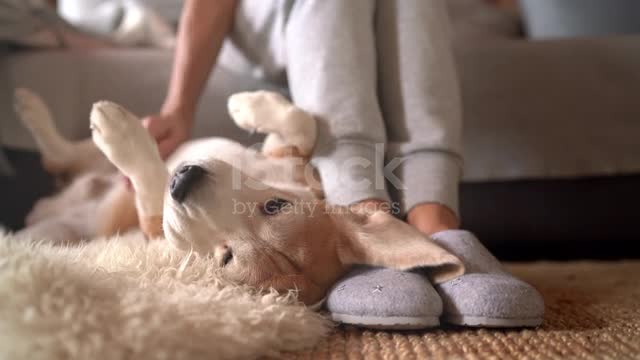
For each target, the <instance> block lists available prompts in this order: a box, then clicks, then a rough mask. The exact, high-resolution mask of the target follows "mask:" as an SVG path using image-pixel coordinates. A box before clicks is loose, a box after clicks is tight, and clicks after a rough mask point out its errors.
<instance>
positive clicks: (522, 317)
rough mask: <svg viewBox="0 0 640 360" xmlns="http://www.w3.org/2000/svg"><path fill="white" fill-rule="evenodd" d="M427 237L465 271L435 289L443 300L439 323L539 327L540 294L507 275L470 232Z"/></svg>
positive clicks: (461, 231) (541, 301) (540, 321)
mask: <svg viewBox="0 0 640 360" xmlns="http://www.w3.org/2000/svg"><path fill="white" fill-rule="evenodd" d="M431 238H432V239H433V241H435V242H436V243H437V244H438V245H440V246H442V247H443V248H444V249H446V250H448V251H450V252H451V253H452V254H454V255H457V256H458V257H459V258H460V259H461V260H462V262H463V263H464V265H465V268H466V272H465V274H464V275H462V276H459V277H457V278H455V279H453V280H449V281H447V282H444V283H442V284H439V285H436V286H435V288H436V290H437V291H438V293H439V294H440V296H441V297H442V301H443V306H444V309H443V317H442V321H443V322H447V323H451V324H456V325H465V326H479V327H530V326H538V325H540V324H542V318H543V315H544V301H543V299H542V296H541V295H540V293H539V292H538V291H537V290H536V289H535V288H533V287H532V286H531V285H529V284H527V283H525V282H524V281H522V280H519V279H516V278H515V277H514V276H513V275H510V274H509V273H507V272H506V271H505V270H504V269H503V268H502V266H501V265H500V262H499V261H498V260H497V259H496V258H495V257H494V256H493V255H491V253H489V251H488V250H487V249H486V248H485V247H484V246H483V245H482V244H481V243H480V241H478V239H477V238H476V237H475V236H474V235H473V234H472V233H470V232H468V231H463V230H447V231H441V232H438V233H436V234H433V235H431Z"/></svg>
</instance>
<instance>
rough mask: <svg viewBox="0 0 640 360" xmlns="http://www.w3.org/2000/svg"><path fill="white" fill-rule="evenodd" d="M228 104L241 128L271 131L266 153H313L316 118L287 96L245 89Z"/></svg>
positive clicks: (266, 144)
mask: <svg viewBox="0 0 640 360" xmlns="http://www.w3.org/2000/svg"><path fill="white" fill-rule="evenodd" d="M227 106H228V110H229V114H230V115H231V117H232V118H233V120H234V121H235V122H236V124H237V125H238V126H239V127H241V128H243V129H245V130H248V131H257V132H260V133H264V134H269V135H268V136H267V138H266V139H265V143H264V146H263V148H262V152H263V153H265V154H266V155H273V156H277V157H282V156H286V155H293V156H301V157H309V156H310V155H311V151H312V150H313V146H314V144H315V140H316V121H315V119H314V118H313V116H311V115H310V114H309V113H307V112H305V111H304V110H302V109H300V108H298V107H296V106H295V105H293V104H292V103H291V102H290V101H289V100H287V99H286V98H285V97H284V96H282V95H280V94H278V93H275V92H270V91H256V92H243V93H238V94H235V95H232V96H231V97H230V98H229V102H228V104H227Z"/></svg>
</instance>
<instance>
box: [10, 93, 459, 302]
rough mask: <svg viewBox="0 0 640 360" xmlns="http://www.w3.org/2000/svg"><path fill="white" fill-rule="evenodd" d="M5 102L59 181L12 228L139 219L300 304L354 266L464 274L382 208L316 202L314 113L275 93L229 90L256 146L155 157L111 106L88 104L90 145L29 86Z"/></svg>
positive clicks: (136, 127)
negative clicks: (61, 184) (62, 127)
mask: <svg viewBox="0 0 640 360" xmlns="http://www.w3.org/2000/svg"><path fill="white" fill-rule="evenodd" d="M16 108H17V111H18V113H19V114H20V117H21V119H22V121H23V122H24V123H25V125H26V126H27V127H28V128H29V130H30V131H31V132H32V134H33V136H34V137H35V139H36V142H37V143H38V146H39V148H40V150H41V152H42V158H43V164H44V165H45V167H46V169H48V170H49V171H50V172H51V173H53V174H56V175H60V174H63V173H64V174H67V175H68V177H69V179H70V181H69V183H68V185H67V186H66V187H65V188H64V189H63V190H62V191H61V192H60V193H59V194H57V195H54V196H52V197H50V198H46V199H42V200H41V201H40V202H39V203H38V204H36V206H35V208H34V209H33V211H32V212H31V214H30V215H29V218H28V224H29V227H28V228H26V229H25V230H23V231H22V232H23V234H27V235H30V236H33V237H35V238H44V237H47V238H52V239H54V240H56V241H61V242H62V241H65V242H68V241H77V240H79V239H81V238H91V237H94V236H101V235H112V234H115V233H117V232H118V231H124V230H126V229H129V228H132V227H135V226H137V225H139V226H140V227H141V228H142V230H143V232H144V233H145V234H146V235H147V236H148V237H152V238H155V237H162V236H164V237H165V238H166V239H167V240H168V241H169V243H170V244H172V245H174V246H175V247H178V248H180V249H185V250H193V251H196V252H198V253H200V254H207V255H210V256H211V257H212V261H216V262H218V263H219V264H220V266H221V268H222V272H223V274H224V275H226V276H227V277H229V278H231V279H232V280H235V281H238V282H240V283H246V284H249V285H252V286H255V287H258V288H265V289H266V288H275V289H276V290H281V291H288V290H292V289H297V290H299V298H300V299H301V300H302V301H304V302H305V303H306V304H315V303H317V302H319V301H320V300H321V299H322V298H323V297H324V296H325V293H326V291H327V290H328V289H329V288H330V287H331V286H332V285H333V284H334V282H336V281H337V280H338V279H339V278H340V277H341V276H342V275H343V274H344V273H345V272H346V271H347V270H348V269H349V267H350V266H352V265H354V264H367V265H374V266H386V267H391V268H396V269H400V270H406V269H411V268H416V267H424V268H425V269H426V270H427V272H428V273H429V274H430V276H431V277H432V279H433V280H434V281H435V282H440V281H445V280H448V279H450V278H452V277H455V276H458V275H460V274H461V273H462V272H463V271H464V269H463V266H462V264H461V262H460V261H459V260H458V259H457V258H456V257H455V256H453V255H451V254H449V253H447V252H446V251H444V250H443V249H441V248H440V247H438V246H437V245H435V244H434V243H432V242H431V241H430V240H429V239H428V238H427V237H425V236H424V235H423V234H421V233H420V232H418V231H417V230H415V229H413V228H412V227H411V226H409V225H407V224H405V223H404V222H402V221H400V220H398V219H396V218H394V217H393V216H392V215H390V214H388V213H386V212H382V211H371V212H364V211H362V212H353V211H351V210H349V209H347V208H344V207H339V206H331V205H329V204H326V203H325V202H324V201H323V200H322V199H321V198H322V192H321V187H320V186H319V184H314V183H315V181H314V180H313V179H315V177H314V176H313V169H312V168H311V167H310V166H309V164H308V162H307V160H308V158H309V156H310V154H311V151H312V149H313V146H314V142H315V133H316V127H315V125H316V124H315V120H314V119H313V117H311V116H310V115H309V114H307V113H305V112H304V111H302V110H300V109H299V108H296V107H295V106H293V105H292V104H291V103H290V102H289V101H287V100H286V99H285V98H283V97H282V96H280V95H278V94H276V93H270V92H255V93H241V94H236V95H234V96H232V97H231V98H230V99H229V111H230V113H231V116H232V117H233V119H234V121H235V122H236V124H237V125H238V126H240V127H241V128H243V129H246V130H249V131H258V132H261V133H266V134H268V136H267V138H266V140H265V143H264V145H263V147H262V149H261V151H256V150H254V149H251V148H245V147H243V146H242V145H240V144H238V143H236V142H233V141H231V140H228V139H222V138H209V139H204V140H196V141H191V142H189V143H187V144H185V145H183V146H182V147H181V148H179V149H178V150H177V151H176V153H175V154H174V155H173V156H172V157H171V158H170V159H169V160H168V163H167V164H165V163H164V162H163V161H162V160H161V158H160V156H159V154H158V150H157V148H156V144H155V142H154V141H153V139H152V138H151V137H150V136H149V135H148V133H147V132H146V130H145V129H144V128H143V127H142V126H141V124H140V121H139V119H138V118H136V117H135V116H134V115H132V114H131V113H130V112H128V111H127V110H125V109H124V108H122V107H121V106H118V105H116V104H114V103H110V102H106V101H103V102H98V103H96V104H95V105H94V107H93V109H92V112H91V128H92V134H93V135H92V137H93V142H92V141H91V140H85V141H81V142H77V143H72V142H69V141H66V140H64V139H63V138H62V137H60V135H59V134H58V133H57V131H56V130H55V127H54V125H53V120H52V119H51V116H50V114H49V112H48V110H47V107H46V106H45V104H44V103H43V102H42V101H41V100H40V99H39V98H38V97H37V96H36V95H34V94H33V93H30V92H29V91H26V90H18V91H17V92H16ZM102 154H104V155H102ZM118 170H120V171H121V172H122V173H124V174H125V175H126V176H128V177H129V178H130V179H131V182H132V184H133V187H134V189H135V193H134V192H131V191H129V190H127V188H126V186H125V184H123V182H122V181H119V175H118Z"/></svg>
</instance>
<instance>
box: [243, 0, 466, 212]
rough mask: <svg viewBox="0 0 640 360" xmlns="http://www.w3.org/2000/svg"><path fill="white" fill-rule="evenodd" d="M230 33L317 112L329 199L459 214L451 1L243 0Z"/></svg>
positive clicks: (318, 162)
mask: <svg viewBox="0 0 640 360" xmlns="http://www.w3.org/2000/svg"><path fill="white" fill-rule="evenodd" d="M231 39H232V41H233V43H234V44H235V45H236V46H237V47H238V48H240V49H241V50H243V52H244V54H245V55H246V58H247V59H249V60H250V61H251V62H253V63H254V64H256V65H257V67H258V68H259V69H260V71H261V72H262V74H264V75H265V76H266V77H269V78H273V79H278V78H279V77H281V76H285V77H286V80H287V83H288V86H289V90H290V94H291V97H292V99H293V101H294V102H295V104H296V105H298V106H299V107H301V108H303V109H305V110H307V111H309V112H311V113H313V114H314V115H315V116H316V117H317V119H318V120H319V122H320V132H319V139H318V144H317V146H316V149H315V151H314V156H313V159H312V162H313V163H314V165H315V166H316V167H317V168H318V171H319V173H320V176H321V178H322V181H323V186H324V188H325V192H326V196H327V199H328V201H330V202H333V203H338V204H351V203H354V202H357V201H360V200H364V199H369V198H379V199H386V200H389V199H391V198H392V199H393V200H395V201H396V202H397V204H399V210H400V212H401V213H403V214H404V213H406V212H407V211H409V210H410V209H411V208H412V207H413V206H415V205H417V204H420V203H440V204H443V205H446V206H447V207H449V208H450V209H452V210H453V211H455V212H456V213H457V211H458V181H459V178H460V175H461V168H462V164H461V162H462V161H461V149H460V147H461V144H460V143H461V104H460V95H459V91H458V83H457V76H456V72H455V68H454V60H453V56H452V50H451V48H450V29H449V23H448V17H447V13H446V8H445V3H444V0H377V1H375V0H346V1H345V0H297V1H294V0H274V1H264V0H244V1H243V2H242V3H241V4H240V5H239V8H238V12H237V15H236V21H235V25H234V31H233V34H232V36H231ZM385 179H386V181H385ZM387 189H388V190H387ZM389 194H391V197H390V195H389Z"/></svg>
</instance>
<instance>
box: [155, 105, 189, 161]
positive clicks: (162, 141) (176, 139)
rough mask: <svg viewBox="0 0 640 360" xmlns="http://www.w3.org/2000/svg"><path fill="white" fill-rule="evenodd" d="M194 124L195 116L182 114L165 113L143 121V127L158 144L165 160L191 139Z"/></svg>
mask: <svg viewBox="0 0 640 360" xmlns="http://www.w3.org/2000/svg"><path fill="white" fill-rule="evenodd" d="M192 124H193V116H191V115H187V114H184V113H180V112H163V113H160V114H157V115H151V116H147V117H145V118H144V119H142V126H144V127H145V128H146V129H147V131H148V132H149V134H151V136H152V137H153V138H154V139H155V140H156V142H157V143H158V150H159V151H160V156H162V158H163V159H166V158H167V157H168V156H169V155H171V153H173V152H174V151H175V150H176V149H177V148H178V146H180V145H181V144H182V143H183V142H185V141H186V140H187V139H188V138H189V134H190V132H191V126H192Z"/></svg>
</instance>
